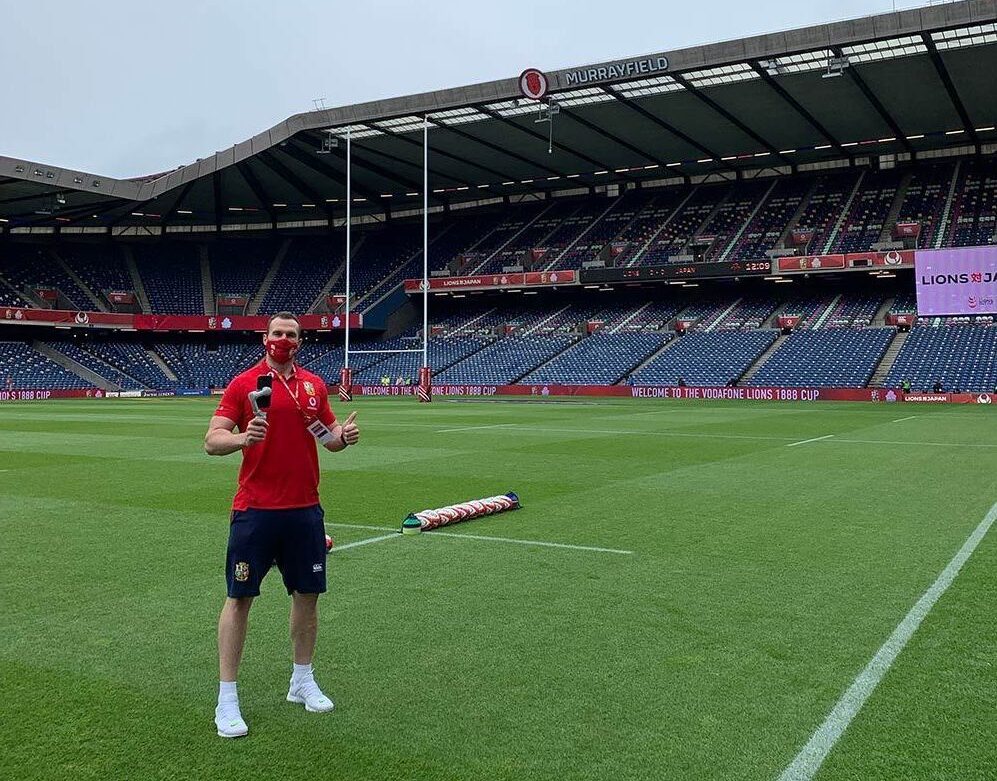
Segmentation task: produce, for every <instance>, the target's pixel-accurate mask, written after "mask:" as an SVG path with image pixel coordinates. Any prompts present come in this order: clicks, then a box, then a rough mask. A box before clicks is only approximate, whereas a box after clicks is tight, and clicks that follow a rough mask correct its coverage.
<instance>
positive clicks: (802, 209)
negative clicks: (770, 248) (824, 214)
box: [775, 176, 820, 247]
mask: <svg viewBox="0 0 997 781" xmlns="http://www.w3.org/2000/svg"><path fill="white" fill-rule="evenodd" d="M819 181H820V180H819V179H818V178H817V177H816V176H815V177H814V180H813V182H811V183H810V189H808V190H807V191H806V193H805V194H804V196H803V197H802V198H801V199H800V204H799V206H797V207H796V211H795V212H793V216H792V217H790V218H789V222H787V223H786V227H785V228H784V229H783V231H782V233H781V234H780V235H779V238H778V240H777V241H776V243H775V246H776V247H785V246H786V239H788V238H789V234H790V233H792V232H793V231H794V230H796V228H797V226H798V225H799V224H800V220H801V219H803V215H804V214H806V213H807V208H808V207H809V206H810V200H811V199H812V198H813V196H814V193H815V192H817V183H818V182H819Z"/></svg>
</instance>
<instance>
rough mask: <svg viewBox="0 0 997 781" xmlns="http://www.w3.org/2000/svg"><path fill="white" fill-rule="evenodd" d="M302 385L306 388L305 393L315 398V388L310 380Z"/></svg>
mask: <svg viewBox="0 0 997 781" xmlns="http://www.w3.org/2000/svg"><path fill="white" fill-rule="evenodd" d="M302 385H304V386H305V393H307V394H308V395H309V396H314V395H315V386H314V385H312V384H311V383H310V382H308V380H305V381H304V382H303V383H302Z"/></svg>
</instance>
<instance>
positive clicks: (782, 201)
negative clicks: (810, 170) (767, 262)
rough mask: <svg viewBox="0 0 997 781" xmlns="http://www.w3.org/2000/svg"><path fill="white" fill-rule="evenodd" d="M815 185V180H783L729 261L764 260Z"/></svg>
mask: <svg viewBox="0 0 997 781" xmlns="http://www.w3.org/2000/svg"><path fill="white" fill-rule="evenodd" d="M813 184H814V180H813V177H807V176H799V177H797V176H792V177H785V178H782V179H779V180H778V181H777V182H776V185H775V188H774V189H773V190H772V193H771V194H770V195H769V197H768V198H767V199H766V201H765V203H764V205H763V206H762V208H761V209H759V210H758V212H757V213H756V214H755V216H754V217H753V218H752V220H751V222H750V223H748V225H747V226H746V227H745V229H744V232H743V233H742V234H741V237H740V238H739V239H738V241H737V243H736V244H735V246H734V247H733V248H732V249H731V251H730V253H729V254H728V256H727V259H728V260H761V259H763V258H764V257H765V253H766V252H767V251H768V250H770V249H774V248H775V247H776V245H777V244H778V242H779V238H780V237H781V236H782V234H783V233H785V231H786V228H787V226H788V225H789V221H790V219H792V217H793V215H794V214H795V213H796V210H797V209H798V208H799V207H800V203H802V201H803V198H804V196H805V195H806V194H807V191H808V190H809V189H810V188H811V187H812V186H813Z"/></svg>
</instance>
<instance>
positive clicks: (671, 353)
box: [630, 329, 778, 385]
mask: <svg viewBox="0 0 997 781" xmlns="http://www.w3.org/2000/svg"><path fill="white" fill-rule="evenodd" d="M777 336H778V332H777V331H773V330H768V329H766V330H755V331H713V332H710V333H688V334H686V335H685V336H682V337H680V338H679V340H678V342H677V343H676V344H674V345H673V346H671V347H669V348H668V349H667V350H665V351H664V352H663V353H661V355H659V356H658V357H656V358H654V359H653V360H651V361H650V362H649V363H648V364H647V365H646V366H644V367H642V368H640V369H638V370H637V371H636V372H634V373H633V375H632V376H631V378H630V384H631V385H674V384H676V383H677V382H678V381H679V380H680V379H682V380H684V381H685V383H686V384H687V385H726V384H727V383H728V382H730V381H731V380H735V379H737V378H739V377H740V376H741V375H742V374H744V372H745V371H747V369H748V367H750V366H751V364H752V363H754V362H755V360H756V359H757V358H758V356H759V355H761V354H762V353H763V352H765V350H766V349H767V348H768V347H769V345H771V344H772V342H774V341H775V339H776V337H777Z"/></svg>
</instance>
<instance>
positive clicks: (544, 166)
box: [434, 123, 564, 182]
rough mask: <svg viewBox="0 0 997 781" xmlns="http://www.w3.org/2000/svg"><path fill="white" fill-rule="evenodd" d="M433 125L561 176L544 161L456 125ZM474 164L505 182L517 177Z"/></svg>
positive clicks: (560, 174) (560, 173) (561, 174)
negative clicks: (487, 139)
mask: <svg viewBox="0 0 997 781" xmlns="http://www.w3.org/2000/svg"><path fill="white" fill-rule="evenodd" d="M434 125H435V126H436V127H438V128H440V129H441V130H446V131H449V132H450V133H453V134H454V135H457V136H460V137H461V138H465V139H467V140H468V141H471V142H472V143H475V144H480V145H481V146H483V147H485V148H486V149H491V150H492V151H493V152H500V153H502V154H503V155H505V156H506V157H511V158H512V159H513V160H518V161H519V162H521V163H525V164H526V165H529V166H532V167H533V168H540V169H541V170H543V171H546V172H547V173H548V174H553V175H555V176H563V175H564V174H563V173H562V172H561V171H558V170H557V169H556V168H551V167H550V166H549V165H547V164H545V163H540V162H537V161H536V160H531V159H530V158H528V157H526V156H525V155H521V154H519V152H513V151H512V150H511V149H506V148H505V147H501V146H499V145H498V144H493V143H492V142H491V141H486V140H485V139H483V138H478V137H477V136H476V135H474V134H472V133H468V132H467V131H466V130H460V129H458V128H456V127H453V126H452V125H444V124H436V123H434ZM437 151H439V150H437ZM458 159H459V158H458ZM474 165H476V166H477V167H479V168H481V169H482V170H483V171H488V173H490V174H491V175H492V176H497V177H499V178H500V179H501V180H502V181H504V182H507V181H510V180H514V179H516V178H517V177H515V176H513V175H512V174H509V173H505V172H503V171H496V170H495V169H492V168H484V167H483V166H481V165H479V164H478V163H474Z"/></svg>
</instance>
